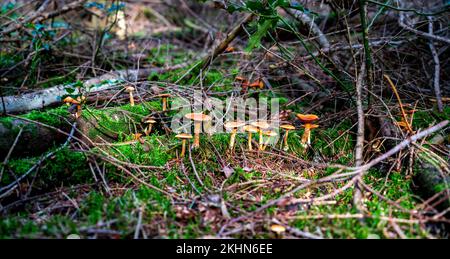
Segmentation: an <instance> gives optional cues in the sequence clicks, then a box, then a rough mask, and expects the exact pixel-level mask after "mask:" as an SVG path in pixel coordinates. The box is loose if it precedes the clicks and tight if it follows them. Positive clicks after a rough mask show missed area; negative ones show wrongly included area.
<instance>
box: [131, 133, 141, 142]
mask: <svg viewBox="0 0 450 259" xmlns="http://www.w3.org/2000/svg"><path fill="white" fill-rule="evenodd" d="M141 137H142V133H134V134H133V138H134V139H135V140H138V139H140V138H141Z"/></svg>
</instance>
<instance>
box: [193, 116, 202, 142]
mask: <svg viewBox="0 0 450 259" xmlns="http://www.w3.org/2000/svg"><path fill="white" fill-rule="evenodd" d="M201 125H202V124H201V122H200V121H196V122H194V148H198V147H200V129H201Z"/></svg>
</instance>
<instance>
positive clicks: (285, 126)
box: [280, 124, 295, 151]
mask: <svg viewBox="0 0 450 259" xmlns="http://www.w3.org/2000/svg"><path fill="white" fill-rule="evenodd" d="M280 128H282V129H284V130H286V134H284V139H283V150H284V151H287V150H288V149H289V146H288V134H289V131H291V130H295V127H294V125H291V124H283V125H281V126H280Z"/></svg>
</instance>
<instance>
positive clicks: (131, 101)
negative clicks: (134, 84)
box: [130, 91, 134, 106]
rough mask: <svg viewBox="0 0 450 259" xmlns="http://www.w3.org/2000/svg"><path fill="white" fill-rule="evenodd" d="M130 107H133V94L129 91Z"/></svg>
mask: <svg viewBox="0 0 450 259" xmlns="http://www.w3.org/2000/svg"><path fill="white" fill-rule="evenodd" d="M130 105H131V106H134V97H133V92H131V91H130Z"/></svg>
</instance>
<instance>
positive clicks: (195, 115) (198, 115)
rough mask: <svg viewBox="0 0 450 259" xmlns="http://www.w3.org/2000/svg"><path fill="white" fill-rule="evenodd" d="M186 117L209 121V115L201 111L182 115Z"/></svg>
mask: <svg viewBox="0 0 450 259" xmlns="http://www.w3.org/2000/svg"><path fill="white" fill-rule="evenodd" d="M184 117H185V118H186V119H190V120H193V121H210V120H211V117H210V116H208V115H206V114H203V113H188V114H186V115H184Z"/></svg>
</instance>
